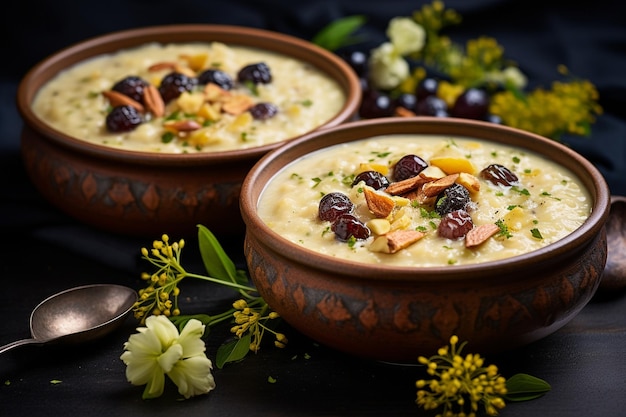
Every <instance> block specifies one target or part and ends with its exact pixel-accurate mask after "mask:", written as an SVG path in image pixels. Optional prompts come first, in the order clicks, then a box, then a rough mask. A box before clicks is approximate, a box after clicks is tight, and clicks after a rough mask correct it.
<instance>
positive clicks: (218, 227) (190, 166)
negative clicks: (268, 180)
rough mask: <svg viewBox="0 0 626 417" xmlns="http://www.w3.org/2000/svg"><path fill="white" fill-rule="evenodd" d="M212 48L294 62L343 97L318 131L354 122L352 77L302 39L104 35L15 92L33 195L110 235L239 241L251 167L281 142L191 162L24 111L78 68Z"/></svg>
mask: <svg viewBox="0 0 626 417" xmlns="http://www.w3.org/2000/svg"><path fill="white" fill-rule="evenodd" d="M212 41H217V42H222V43H225V44H227V45H239V46H244V47H253V48H258V49H261V50H267V51H271V52H276V53H280V54H283V55H286V56H289V57H293V58H295V59H298V60H301V61H304V62H307V63H309V64H310V65H312V66H314V67H317V68H318V69H319V70H321V71H322V72H324V73H326V74H327V75H328V76H329V77H331V78H332V79H334V80H336V81H337V82H338V84H339V85H340V87H341V88H342V89H343V93H344V94H345V96H346V101H345V104H344V106H343V107H342V108H341V109H340V111H339V112H337V114H336V115H335V116H334V117H332V118H331V119H330V120H328V121H327V122H326V123H324V124H323V125H321V126H320V127H330V126H334V125H337V124H340V123H342V122H345V121H347V120H350V119H351V118H352V117H353V115H354V114H355V113H356V110H357V108H358V105H359V101H360V97H361V89H360V84H359V81H358V78H357V76H356V75H355V74H354V72H353V71H352V70H351V68H350V67H349V66H348V65H347V64H346V63H345V62H344V61H343V60H342V59H340V58H339V57H337V56H336V55H334V54H332V53H330V52H328V51H326V50H324V49H322V48H319V47H317V46H316V45H313V44H312V43H310V42H307V41H304V40H302V39H298V38H295V37H291V36H288V35H284V34H279V33H275V32H270V31H265V30H261V29H254V28H246V27H237V26H220V25H172V26H155V27H146V28H139V29H132V30H126V31H120V32H114V33H110V34H106V35H103V36H99V37H96V38H92V39H88V40H85V41H83V42H80V43H78V44H75V45H72V46H69V47H67V48H65V49H63V50H60V51H59V52H57V53H55V54H53V55H51V56H49V57H47V58H45V59H44V60H43V61H41V62H40V63H38V64H37V65H36V66H34V67H33V68H32V69H31V70H30V71H29V72H28V73H27V74H26V75H25V76H24V78H23V79H22V81H21V83H20V85H19V88H18V92H17V107H18V110H19V113H20V114H21V116H22V118H23V121H24V128H23V132H22V137H21V150H22V155H23V160H24V164H25V168H26V170H27V172H28V174H29V176H30V178H31V179H32V181H33V183H34V185H35V186H36V188H37V189H38V190H39V191H40V192H41V194H42V195H43V196H44V197H45V198H46V199H47V200H48V201H50V202H51V203H52V204H53V205H54V206H56V207H58V208H59V209H61V210H62V211H64V212H65V213H67V214H69V215H70V216H73V217H75V218H76V219H78V220H80V221H82V222H84V223H86V224H89V225H91V226H94V227H97V228H100V229H103V230H106V231H109V232H113V233H120V234H125V235H140V236H154V235H155V233H156V234H158V235H160V234H162V233H169V234H172V235H188V234H195V232H196V225H197V224H204V225H205V226H207V227H209V228H210V229H211V230H213V231H214V232H216V233H218V234H236V233H242V232H243V222H242V220H241V217H240V211H239V205H238V201H239V193H240V189H241V183H242V181H243V179H244V177H245V175H246V174H247V172H248V170H249V169H250V168H251V167H252V166H253V165H254V163H255V162H257V161H258V159H259V158H260V157H261V156H263V155H264V154H265V153H267V152H268V151H270V150H272V149H274V148H276V147H278V146H279V144H280V142H279V143H272V144H267V145H262V146H257V147H252V148H248V149H245V150H226V151H217V152H210V151H207V152H203V153H193V154H191V153H189V154H174V153H169V154H166V153H156V152H143V151H129V150H124V149H118V148H112V147H107V146H104V145H99V144H94V143H90V142H87V141H85V140H82V139H83V138H78V137H72V136H69V135H67V134H64V133H61V132H60V131H58V130H56V129H54V128H52V127H50V126H49V125H48V124H46V123H45V122H44V121H43V120H42V119H40V118H39V117H38V116H37V115H36V114H35V113H34V112H33V109H32V107H31V104H32V102H33V100H34V98H35V96H36V94H37V92H38V91H39V89H40V88H41V87H42V86H43V85H44V84H45V83H47V82H48V81H49V80H51V79H52V78H53V77H54V76H55V75H57V74H58V73H59V72H60V71H63V70H65V69H67V68H68V67H70V66H72V65H74V64H78V63H81V62H83V61H84V60H87V59H90V58H93V57H95V56H98V55H101V54H105V53H113V52H116V51H118V50H121V49H126V48H132V47H135V46H140V45H143V44H146V43H150V42H158V43H186V42H212ZM129 75H133V74H129ZM291 139H293V138H288V139H286V140H285V141H288V140H291ZM281 142H284V141H281Z"/></svg>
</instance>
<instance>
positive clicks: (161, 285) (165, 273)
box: [133, 235, 187, 324]
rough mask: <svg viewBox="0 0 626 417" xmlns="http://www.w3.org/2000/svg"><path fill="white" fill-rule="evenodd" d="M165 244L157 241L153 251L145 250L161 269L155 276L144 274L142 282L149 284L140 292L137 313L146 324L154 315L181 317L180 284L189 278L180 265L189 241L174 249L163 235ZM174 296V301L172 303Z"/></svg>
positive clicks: (181, 241)
mask: <svg viewBox="0 0 626 417" xmlns="http://www.w3.org/2000/svg"><path fill="white" fill-rule="evenodd" d="M161 239H162V240H155V241H154V242H153V243H152V249H151V250H150V251H148V249H147V248H142V249H141V254H142V255H143V258H144V259H147V260H148V261H150V263H151V264H153V265H155V266H156V267H157V269H156V271H155V272H154V273H152V274H148V273H143V274H142V275H141V277H142V279H144V280H145V281H147V282H148V286H147V287H146V288H142V289H140V290H139V291H138V293H139V299H138V300H137V302H136V303H135V307H134V310H133V313H134V316H135V318H137V319H139V320H140V322H141V323H142V324H143V323H145V321H146V318H147V317H148V316H150V315H155V316H157V315H161V314H162V315H164V316H166V317H169V316H177V315H179V314H180V310H179V309H178V296H179V295H180V289H179V288H178V283H179V282H180V281H181V280H182V279H183V278H184V277H185V276H186V275H187V273H186V271H185V269H184V268H183V267H182V265H181V264H180V253H181V250H182V249H183V248H184V247H185V241H184V240H182V239H181V240H180V241H178V242H174V243H173V244H171V245H170V243H169V237H168V236H167V235H163V236H162V237H161ZM172 296H173V298H174V301H172V299H171V298H172Z"/></svg>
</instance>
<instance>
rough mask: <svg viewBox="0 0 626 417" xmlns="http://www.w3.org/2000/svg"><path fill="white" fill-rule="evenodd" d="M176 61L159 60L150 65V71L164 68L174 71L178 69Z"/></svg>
mask: <svg viewBox="0 0 626 417" xmlns="http://www.w3.org/2000/svg"><path fill="white" fill-rule="evenodd" d="M177 65H178V64H176V62H157V63H155V64H152V65H150V66H149V67H148V71H150V72H152V71H162V70H170V71H173V70H175V69H176V66H177Z"/></svg>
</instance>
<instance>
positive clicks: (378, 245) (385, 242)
mask: <svg viewBox="0 0 626 417" xmlns="http://www.w3.org/2000/svg"><path fill="white" fill-rule="evenodd" d="M424 236H426V234H425V233H423V232H418V231H417V230H394V231H392V232H389V233H386V234H384V235H382V236H379V237H377V238H376V239H374V241H373V242H372V244H371V245H370V250H371V251H373V252H383V253H396V252H398V251H400V250H402V249H404V248H407V247H409V246H411V245H412V244H414V243H415V242H417V241H418V240H420V239H421V238H423V237H424Z"/></svg>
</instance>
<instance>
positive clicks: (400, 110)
mask: <svg viewBox="0 0 626 417" xmlns="http://www.w3.org/2000/svg"><path fill="white" fill-rule="evenodd" d="M394 114H395V116H398V117H414V116H416V114H415V112H412V111H411V110H409V109H407V108H406V107H402V106H398V107H396V109H395V110H394Z"/></svg>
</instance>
